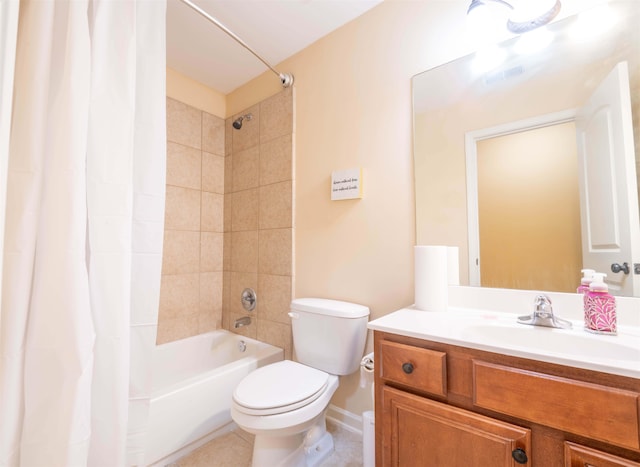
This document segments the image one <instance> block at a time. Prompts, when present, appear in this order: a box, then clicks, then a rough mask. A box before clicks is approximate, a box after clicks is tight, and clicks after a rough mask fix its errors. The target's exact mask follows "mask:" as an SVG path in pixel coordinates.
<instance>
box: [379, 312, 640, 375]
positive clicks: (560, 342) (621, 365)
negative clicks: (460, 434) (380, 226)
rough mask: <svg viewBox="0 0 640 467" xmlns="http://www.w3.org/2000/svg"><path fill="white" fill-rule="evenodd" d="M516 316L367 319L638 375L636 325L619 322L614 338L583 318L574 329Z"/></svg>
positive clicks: (383, 327) (406, 331)
mask: <svg viewBox="0 0 640 467" xmlns="http://www.w3.org/2000/svg"><path fill="white" fill-rule="evenodd" d="M518 316H519V315H517V314H512V313H505V312H493V311H486V310H480V311H476V310H468V309H459V310H457V309H449V310H448V311H446V312H424V311H420V310H417V309H413V308H403V309H401V310H398V311H396V312H394V313H390V314H388V315H385V316H383V317H381V318H378V319H376V320H375V321H372V322H369V328H370V329H374V330H379V331H385V332H391V333H396V334H401V335H405V336H409V337H415V338H418V339H426V340H432V341H436V342H442V343H445V344H452V345H458V346H462V347H470V348H474V349H478V350H485V351H488V352H497V353H500V354H504V355H512V356H515V357H523V358H530V359H534V360H541V361H546V362H549V363H557V364H560V365H567V366H573V367H577V368H584V369H587V370H594V371H602V372H605V373H611V374H617V375H621V376H630V377H632V378H640V328H639V327H637V326H621V325H618V334H617V335H615V336H614V335H603V334H593V333H590V332H588V331H586V330H585V329H584V326H583V323H582V321H577V320H576V321H572V324H573V328H572V329H556V328H548V327H542V326H529V325H525V324H520V323H518V322H517V319H518Z"/></svg>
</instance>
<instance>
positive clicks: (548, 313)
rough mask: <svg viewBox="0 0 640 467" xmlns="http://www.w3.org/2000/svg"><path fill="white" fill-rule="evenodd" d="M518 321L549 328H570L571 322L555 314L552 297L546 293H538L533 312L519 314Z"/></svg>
mask: <svg viewBox="0 0 640 467" xmlns="http://www.w3.org/2000/svg"><path fill="white" fill-rule="evenodd" d="M518 323H520V324H530V325H532V326H545V327H548V328H560V329H570V328H571V322H570V321H567V320H566V319H562V318H558V317H557V316H555V315H554V314H553V307H552V306H551V299H550V298H549V297H547V296H546V295H544V294H540V295H537V296H536V298H535V299H534V301H533V313H532V314H530V315H527V316H519V317H518Z"/></svg>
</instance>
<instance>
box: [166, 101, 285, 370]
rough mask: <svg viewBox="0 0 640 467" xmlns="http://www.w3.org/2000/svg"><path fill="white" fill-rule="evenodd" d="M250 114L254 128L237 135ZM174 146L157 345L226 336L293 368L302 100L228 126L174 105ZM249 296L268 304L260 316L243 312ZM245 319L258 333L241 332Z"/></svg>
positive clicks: (262, 106) (170, 119)
mask: <svg viewBox="0 0 640 467" xmlns="http://www.w3.org/2000/svg"><path fill="white" fill-rule="evenodd" d="M246 113H251V114H252V119H251V120H246V119H245V120H244V122H243V125H242V128H241V129H240V130H235V129H233V127H232V125H231V123H232V122H233V120H235V118H237V117H238V116H239V115H243V114H246ZM167 140H168V142H167V203H166V215H165V239H164V254H163V268H162V285H161V292H160V313H159V318H158V320H159V322H158V339H157V343H158V344H160V343H164V342H169V341H173V340H177V339H181V338H184V337H189V336H193V335H196V334H200V333H203V332H207V331H209V330H213V329H217V328H221V327H224V328H225V329H230V330H232V331H234V332H238V333H241V334H244V335H247V336H249V337H253V338H257V339H259V340H261V341H264V342H269V343H271V344H274V345H277V346H279V347H282V348H284V349H285V354H286V357H287V358H290V357H291V327H290V320H289V317H288V314H287V313H288V311H289V302H290V301H291V298H292V290H293V288H292V281H293V273H292V264H293V196H292V193H293V173H294V170H293V160H294V159H293V91H292V90H291V89H287V90H284V91H282V92H280V93H279V94H277V95H275V96H273V97H270V98H268V99H266V100H264V101H262V102H261V103H259V104H256V105H255V106H253V107H251V108H249V109H246V110H245V111H244V112H242V113H240V114H238V115H234V116H233V117H231V118H229V119H227V121H226V122H224V121H223V120H222V119H220V118H219V117H216V116H214V115H210V114H208V113H206V112H202V111H200V110H198V109H196V108H194V107H190V106H188V105H186V104H183V103H181V102H178V101H176V100H174V99H167ZM223 232H224V233H223ZM223 271H224V273H223ZM246 287H250V288H253V289H254V290H255V291H256V292H257V295H258V305H257V307H256V309H255V310H254V311H253V312H251V313H247V312H246V311H244V309H243V308H242V305H241V302H240V295H241V293H242V290H243V289H244V288H246ZM245 315H248V316H250V317H251V318H252V323H251V325H249V326H246V327H241V328H238V329H236V328H234V322H235V320H236V319H238V318H240V317H242V316H245Z"/></svg>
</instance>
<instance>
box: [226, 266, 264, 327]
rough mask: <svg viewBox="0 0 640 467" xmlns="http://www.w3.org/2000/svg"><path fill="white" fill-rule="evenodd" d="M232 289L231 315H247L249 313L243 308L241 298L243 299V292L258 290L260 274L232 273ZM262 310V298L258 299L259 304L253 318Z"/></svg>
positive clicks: (230, 299)
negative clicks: (245, 290)
mask: <svg viewBox="0 0 640 467" xmlns="http://www.w3.org/2000/svg"><path fill="white" fill-rule="evenodd" d="M230 275H231V287H230V288H229V303H228V305H229V307H228V311H229V312H230V313H232V314H233V313H236V314H238V315H246V314H247V312H246V311H245V309H244V308H243V307H242V302H241V300H240V298H241V297H242V291H243V290H244V289H246V288H250V289H253V290H255V291H257V290H258V274H256V273H246V272H231V274H230ZM259 308H260V297H258V304H257V306H256V308H255V309H254V311H252V312H251V315H252V316H254V317H255V316H256V315H257V314H258V310H259Z"/></svg>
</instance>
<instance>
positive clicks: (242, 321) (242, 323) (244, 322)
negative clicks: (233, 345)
mask: <svg viewBox="0 0 640 467" xmlns="http://www.w3.org/2000/svg"><path fill="white" fill-rule="evenodd" d="M250 324H251V317H249V316H243V317H242V318H238V319H237V320H236V322H235V323H233V327H234V328H236V329H238V328H241V327H242V326H249V325H250Z"/></svg>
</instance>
